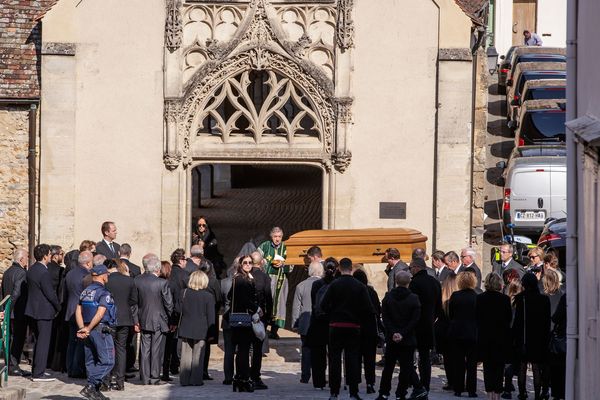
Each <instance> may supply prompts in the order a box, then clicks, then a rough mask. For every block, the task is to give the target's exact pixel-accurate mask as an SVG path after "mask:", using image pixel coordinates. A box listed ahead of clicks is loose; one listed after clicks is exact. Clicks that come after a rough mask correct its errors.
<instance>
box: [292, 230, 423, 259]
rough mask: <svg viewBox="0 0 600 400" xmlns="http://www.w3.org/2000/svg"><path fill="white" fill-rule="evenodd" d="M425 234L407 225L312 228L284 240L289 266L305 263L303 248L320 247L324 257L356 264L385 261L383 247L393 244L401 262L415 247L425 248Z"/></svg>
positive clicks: (408, 257) (305, 249)
mask: <svg viewBox="0 0 600 400" xmlns="http://www.w3.org/2000/svg"><path fill="white" fill-rule="evenodd" d="M426 242H427V236H425V235H423V234H422V233H421V232H419V231H417V230H415V229H409V228H371V229H336V230H312V231H302V232H298V233H295V234H293V235H292V236H290V237H289V239H288V240H287V241H286V242H285V243H286V246H287V262H286V264H289V265H307V264H308V258H307V257H306V251H307V250H308V249H309V248H310V247H311V246H319V247H320V248H321V251H322V252H323V257H324V258H327V257H335V258H337V259H338V260H339V259H340V258H344V257H348V258H350V259H351V260H352V261H353V262H355V263H364V264H377V263H382V262H385V260H384V257H385V250H386V249H387V248H389V247H395V248H397V249H398V250H399V251H400V257H401V258H402V260H404V261H408V260H410V257H411V254H412V251H413V250H414V249H415V248H417V247H422V248H424V249H426V248H427V247H426Z"/></svg>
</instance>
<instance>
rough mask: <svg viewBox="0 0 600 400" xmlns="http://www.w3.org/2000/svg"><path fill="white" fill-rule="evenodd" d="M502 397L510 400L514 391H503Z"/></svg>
mask: <svg viewBox="0 0 600 400" xmlns="http://www.w3.org/2000/svg"><path fill="white" fill-rule="evenodd" d="M500 398H502V399H508V400H510V399H512V393H511V392H504V393H502V394H501V395H500Z"/></svg>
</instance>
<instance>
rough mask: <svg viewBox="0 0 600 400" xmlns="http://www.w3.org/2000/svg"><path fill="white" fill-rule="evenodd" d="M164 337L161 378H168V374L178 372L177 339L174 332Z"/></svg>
mask: <svg viewBox="0 0 600 400" xmlns="http://www.w3.org/2000/svg"><path fill="white" fill-rule="evenodd" d="M165 336H166V338H165V353H164V355H163V366H162V376H163V377H169V373H171V374H177V373H178V372H179V355H178V353H177V342H178V339H177V335H176V334H175V332H168V333H167V334H166V335H165ZM205 371H206V370H205Z"/></svg>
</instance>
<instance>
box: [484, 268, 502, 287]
mask: <svg viewBox="0 0 600 400" xmlns="http://www.w3.org/2000/svg"><path fill="white" fill-rule="evenodd" d="M503 284H504V281H503V280H502V278H500V275H498V274H497V273H495V272H490V273H489V274H488V276H486V277H485V282H484V284H483V285H484V287H485V290H487V291H493V292H501V291H502V286H503Z"/></svg>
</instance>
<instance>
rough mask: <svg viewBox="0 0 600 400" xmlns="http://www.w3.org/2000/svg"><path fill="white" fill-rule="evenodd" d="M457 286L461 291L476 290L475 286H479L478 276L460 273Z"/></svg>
mask: <svg viewBox="0 0 600 400" xmlns="http://www.w3.org/2000/svg"><path fill="white" fill-rule="evenodd" d="M456 285H457V286H458V289H459V290H463V289H475V286H476V285H477V276H475V274H474V273H472V272H467V271H463V272H459V273H458V275H457V276H456Z"/></svg>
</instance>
